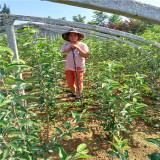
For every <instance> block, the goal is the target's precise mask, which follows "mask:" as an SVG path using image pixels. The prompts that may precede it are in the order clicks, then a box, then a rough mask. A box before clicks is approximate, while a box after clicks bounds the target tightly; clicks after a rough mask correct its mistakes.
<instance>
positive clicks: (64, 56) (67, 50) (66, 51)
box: [62, 46, 71, 58]
mask: <svg viewBox="0 0 160 160" xmlns="http://www.w3.org/2000/svg"><path fill="white" fill-rule="evenodd" d="M70 50H71V46H70V47H69V48H68V49H65V50H64V51H62V53H66V54H64V55H63V58H66V56H67V53H68V52H69V51H70Z"/></svg>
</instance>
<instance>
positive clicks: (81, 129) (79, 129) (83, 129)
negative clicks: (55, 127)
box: [70, 127, 88, 132]
mask: <svg viewBox="0 0 160 160" xmlns="http://www.w3.org/2000/svg"><path fill="white" fill-rule="evenodd" d="M75 131H86V132H88V130H87V129H85V128H81V127H77V128H74V129H72V130H70V132H75Z"/></svg>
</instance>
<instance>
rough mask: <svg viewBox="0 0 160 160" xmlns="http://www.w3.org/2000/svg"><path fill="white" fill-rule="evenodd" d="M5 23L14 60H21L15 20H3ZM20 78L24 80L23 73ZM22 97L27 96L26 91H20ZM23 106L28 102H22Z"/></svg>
mask: <svg viewBox="0 0 160 160" xmlns="http://www.w3.org/2000/svg"><path fill="white" fill-rule="evenodd" d="M3 22H4V24H5V28H6V33H7V38H8V43H9V47H10V48H11V49H12V50H13V52H14V56H13V58H12V59H19V55H18V49H17V43H16V36H15V33H14V26H13V23H14V20H10V19H3ZM18 70H19V68H17V69H15V70H14V72H17V71H18ZM18 77H19V78H20V79H23V77H22V73H20V74H19V75H18ZM19 92H20V94H21V95H25V91H24V90H19ZM21 103H22V105H23V106H25V105H26V101H25V100H24V101H22V102H21Z"/></svg>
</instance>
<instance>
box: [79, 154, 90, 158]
mask: <svg viewBox="0 0 160 160" xmlns="http://www.w3.org/2000/svg"><path fill="white" fill-rule="evenodd" d="M77 158H93V157H92V156H89V155H86V154H85V155H80V156H78V157H77Z"/></svg>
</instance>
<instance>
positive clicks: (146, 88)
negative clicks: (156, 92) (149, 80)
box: [137, 84, 151, 91]
mask: <svg viewBox="0 0 160 160" xmlns="http://www.w3.org/2000/svg"><path fill="white" fill-rule="evenodd" d="M137 87H139V88H141V90H148V91H149V90H151V89H150V88H149V87H148V86H147V85H146V84H141V85H137Z"/></svg>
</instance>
